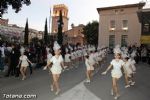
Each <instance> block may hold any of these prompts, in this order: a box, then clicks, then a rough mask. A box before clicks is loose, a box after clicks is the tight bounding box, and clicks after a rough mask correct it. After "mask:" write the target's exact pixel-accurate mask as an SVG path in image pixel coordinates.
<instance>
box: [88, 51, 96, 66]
mask: <svg viewBox="0 0 150 100" xmlns="http://www.w3.org/2000/svg"><path fill="white" fill-rule="evenodd" d="M94 57H95V56H94V53H91V54H90V56H89V62H90V64H91V65H92V66H93V65H95V63H96V62H95V60H94Z"/></svg>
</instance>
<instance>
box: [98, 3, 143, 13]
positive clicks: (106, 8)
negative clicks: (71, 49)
mask: <svg viewBox="0 0 150 100" xmlns="http://www.w3.org/2000/svg"><path fill="white" fill-rule="evenodd" d="M144 5H145V2H140V3H136V4H127V5H118V6H111V7H102V8H97V11H98V12H99V11H102V10H110V9H118V8H131V7H139V8H142V7H143V6H144Z"/></svg>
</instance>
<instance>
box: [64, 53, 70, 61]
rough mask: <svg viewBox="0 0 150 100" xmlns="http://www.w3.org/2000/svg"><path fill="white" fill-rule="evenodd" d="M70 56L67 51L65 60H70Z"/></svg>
mask: <svg viewBox="0 0 150 100" xmlns="http://www.w3.org/2000/svg"><path fill="white" fill-rule="evenodd" d="M70 57H71V55H70V54H69V53H67V54H66V55H65V62H71V60H70Z"/></svg>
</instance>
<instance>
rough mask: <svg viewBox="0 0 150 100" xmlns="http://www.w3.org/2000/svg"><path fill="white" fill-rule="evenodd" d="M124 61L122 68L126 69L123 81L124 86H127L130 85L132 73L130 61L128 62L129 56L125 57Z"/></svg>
mask: <svg viewBox="0 0 150 100" xmlns="http://www.w3.org/2000/svg"><path fill="white" fill-rule="evenodd" d="M124 62H125V64H124V68H125V69H124V70H126V71H125V81H126V86H125V88H128V87H130V83H129V81H130V80H131V76H132V74H133V69H132V66H131V63H130V62H129V57H125V58H124Z"/></svg>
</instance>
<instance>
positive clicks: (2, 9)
mask: <svg viewBox="0 0 150 100" xmlns="http://www.w3.org/2000/svg"><path fill="white" fill-rule="evenodd" d="M30 3H31V1H30V0H0V18H2V15H3V14H4V13H7V10H8V6H12V9H14V10H15V12H16V13H18V12H19V11H20V10H21V8H22V6H23V5H24V4H25V5H27V6H28V5H29V4H30Z"/></svg>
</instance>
